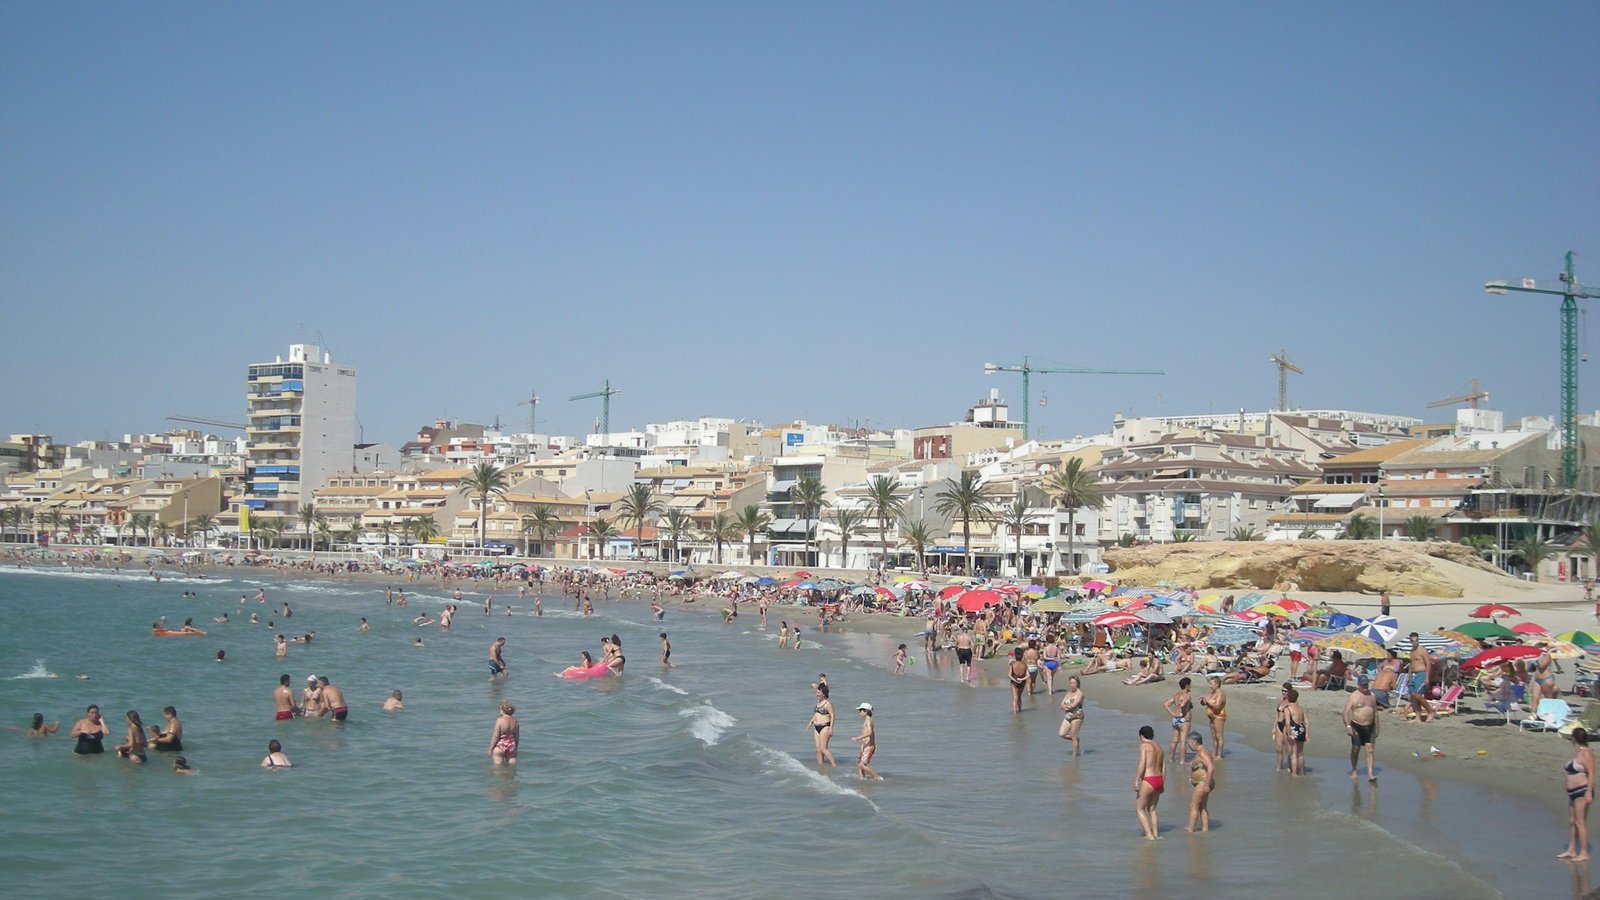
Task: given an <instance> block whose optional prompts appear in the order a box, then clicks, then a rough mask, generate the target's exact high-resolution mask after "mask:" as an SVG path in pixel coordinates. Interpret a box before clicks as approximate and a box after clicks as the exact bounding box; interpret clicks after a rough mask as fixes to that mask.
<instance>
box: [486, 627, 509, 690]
mask: <svg viewBox="0 0 1600 900" xmlns="http://www.w3.org/2000/svg"><path fill="white" fill-rule="evenodd" d="M505 646H506V639H505V638H503V637H502V638H495V640H494V643H492V644H490V645H489V680H490V681H493V680H494V679H496V678H502V677H504V676H505V675H506V660H505V656H504V650H505Z"/></svg>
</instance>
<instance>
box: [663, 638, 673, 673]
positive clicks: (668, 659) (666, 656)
mask: <svg viewBox="0 0 1600 900" xmlns="http://www.w3.org/2000/svg"><path fill="white" fill-rule="evenodd" d="M661 667H662V668H664V669H670V668H672V642H671V641H669V640H667V633H666V632H665V631H663V632H661Z"/></svg>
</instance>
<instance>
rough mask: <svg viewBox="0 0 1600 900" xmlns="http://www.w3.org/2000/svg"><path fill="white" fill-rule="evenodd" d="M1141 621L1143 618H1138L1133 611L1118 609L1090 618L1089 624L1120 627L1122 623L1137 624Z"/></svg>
mask: <svg viewBox="0 0 1600 900" xmlns="http://www.w3.org/2000/svg"><path fill="white" fill-rule="evenodd" d="M1142 621H1144V620H1143V619H1140V618H1139V617H1138V616H1136V615H1134V614H1133V613H1128V612H1121V611H1120V610H1118V611H1112V612H1108V613H1105V614H1104V615H1100V616H1096V617H1095V618H1093V619H1091V620H1090V624H1091V625H1101V626H1104V627H1106V628H1121V627H1123V626H1124V625H1138V624H1139V623H1141V622H1142Z"/></svg>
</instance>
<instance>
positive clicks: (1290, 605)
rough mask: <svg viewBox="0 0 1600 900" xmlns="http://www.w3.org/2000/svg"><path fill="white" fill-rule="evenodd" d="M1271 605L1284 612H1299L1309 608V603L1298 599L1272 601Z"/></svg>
mask: <svg viewBox="0 0 1600 900" xmlns="http://www.w3.org/2000/svg"><path fill="white" fill-rule="evenodd" d="M1273 605H1274V606H1276V607H1278V608H1279V609H1281V610H1283V611H1284V612H1286V613H1300V612H1305V611H1306V610H1308V609H1310V608H1311V604H1309V603H1305V602H1303V601H1300V600H1287V599H1285V600H1277V601H1274V603H1273Z"/></svg>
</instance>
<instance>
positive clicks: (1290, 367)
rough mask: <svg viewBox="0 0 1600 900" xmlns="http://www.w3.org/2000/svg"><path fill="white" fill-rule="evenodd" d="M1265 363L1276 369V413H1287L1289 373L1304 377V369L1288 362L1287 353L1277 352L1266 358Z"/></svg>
mask: <svg viewBox="0 0 1600 900" xmlns="http://www.w3.org/2000/svg"><path fill="white" fill-rule="evenodd" d="M1267 362H1270V363H1272V364H1273V365H1275V366H1277V367H1278V412H1288V411H1289V373H1290V372H1293V373H1295V374H1296V375H1304V374H1305V373H1306V370H1305V369H1302V368H1300V367H1299V366H1297V365H1295V364H1294V363H1292V362H1289V356H1288V353H1287V351H1284V350H1279V351H1278V352H1277V353H1275V354H1273V355H1272V356H1271V357H1270V358H1268V360H1267Z"/></svg>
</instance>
